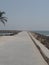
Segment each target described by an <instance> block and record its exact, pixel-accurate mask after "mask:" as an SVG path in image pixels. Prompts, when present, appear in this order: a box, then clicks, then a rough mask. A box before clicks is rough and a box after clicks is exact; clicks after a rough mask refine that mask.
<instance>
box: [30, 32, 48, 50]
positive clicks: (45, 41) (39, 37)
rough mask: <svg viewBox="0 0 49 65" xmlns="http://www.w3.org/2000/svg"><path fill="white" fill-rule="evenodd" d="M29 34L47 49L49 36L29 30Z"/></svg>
mask: <svg viewBox="0 0 49 65" xmlns="http://www.w3.org/2000/svg"><path fill="white" fill-rule="evenodd" d="M31 34H32V35H33V36H34V37H35V38H36V39H37V40H39V41H40V42H41V43H42V44H43V45H44V46H46V47H47V48H48V49H49V36H45V35H42V34H39V33H35V32H31Z"/></svg>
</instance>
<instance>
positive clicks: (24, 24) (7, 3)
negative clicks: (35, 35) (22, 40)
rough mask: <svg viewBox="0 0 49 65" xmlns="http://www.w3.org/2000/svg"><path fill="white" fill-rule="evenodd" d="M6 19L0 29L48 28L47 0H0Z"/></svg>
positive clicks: (48, 8)
mask: <svg viewBox="0 0 49 65" xmlns="http://www.w3.org/2000/svg"><path fill="white" fill-rule="evenodd" d="M0 10H1V11H5V12H6V15H5V16H6V17H7V18H8V21H7V23H6V25H5V26H4V25H3V24H2V23H1V22H0V29H4V30H6V29H9V30H11V29H12V30H49V0H0Z"/></svg>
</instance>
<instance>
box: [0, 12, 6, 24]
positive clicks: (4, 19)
mask: <svg viewBox="0 0 49 65" xmlns="http://www.w3.org/2000/svg"><path fill="white" fill-rule="evenodd" d="M3 14H5V12H4V11H3V12H1V11H0V22H2V23H3V24H4V25H5V22H7V18H6V17H4V16H3Z"/></svg>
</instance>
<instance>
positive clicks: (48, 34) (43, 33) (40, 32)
mask: <svg viewBox="0 0 49 65" xmlns="http://www.w3.org/2000/svg"><path fill="white" fill-rule="evenodd" d="M34 32H37V33H39V34H42V35H46V36H49V31H34Z"/></svg>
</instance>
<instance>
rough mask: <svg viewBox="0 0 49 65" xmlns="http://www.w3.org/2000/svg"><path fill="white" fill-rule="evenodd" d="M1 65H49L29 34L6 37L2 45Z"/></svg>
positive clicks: (0, 45)
mask: <svg viewBox="0 0 49 65" xmlns="http://www.w3.org/2000/svg"><path fill="white" fill-rule="evenodd" d="M0 65H48V64H47V63H46V61H45V60H44V59H43V57H42V55H41V54H40V52H39V50H38V49H37V47H36V46H35V44H34V42H33V41H32V40H31V38H30V37H29V35H28V33H27V32H25V31H23V32H20V33H19V34H17V35H15V36H11V37H10V36H7V37H6V36H4V37H3V38H2V39H1V43H0Z"/></svg>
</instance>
